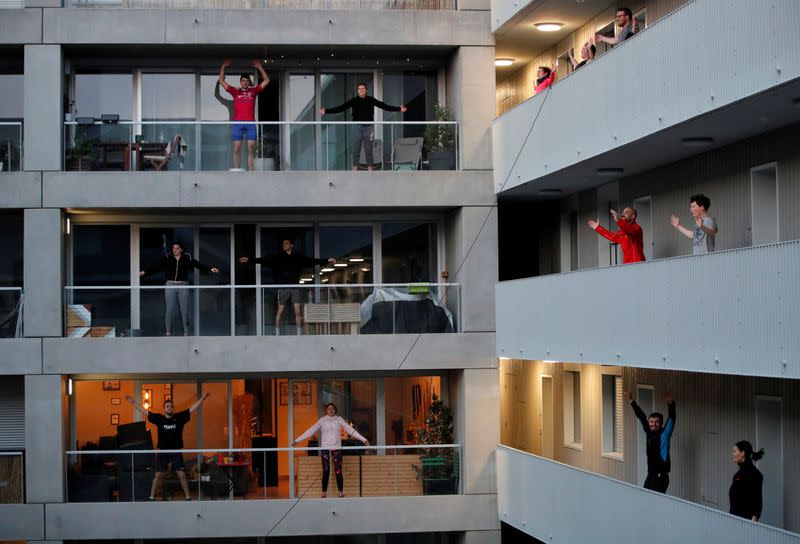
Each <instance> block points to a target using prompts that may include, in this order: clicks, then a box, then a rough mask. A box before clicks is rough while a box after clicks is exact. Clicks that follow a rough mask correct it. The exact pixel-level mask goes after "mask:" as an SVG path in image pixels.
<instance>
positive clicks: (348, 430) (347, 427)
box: [339, 417, 369, 446]
mask: <svg viewBox="0 0 800 544" xmlns="http://www.w3.org/2000/svg"><path fill="white" fill-rule="evenodd" d="M339 427H341V428H342V429H344V432H346V433H347V434H348V435H350V436H352V437H353V438H355V439H356V440H360V441H361V443H362V444H364V445H365V446H369V440H367V439H366V438H364V437H363V436H362V435H361V434H360V433H359V432H358V431H357V430H355V429H354V428H353V427H351V426H350V425H348V424H347V422H346V421H345V420H344V418H343V417H340V418H339Z"/></svg>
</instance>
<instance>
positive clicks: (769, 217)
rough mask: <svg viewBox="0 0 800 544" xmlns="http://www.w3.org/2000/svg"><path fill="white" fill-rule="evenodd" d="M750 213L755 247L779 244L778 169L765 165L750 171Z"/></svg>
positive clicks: (773, 165) (771, 165) (774, 166)
mask: <svg viewBox="0 0 800 544" xmlns="http://www.w3.org/2000/svg"><path fill="white" fill-rule="evenodd" d="M750 196H751V206H750V213H751V216H752V227H751V228H752V237H753V245H754V246H756V245H759V244H770V243H773V242H777V241H778V239H779V234H778V167H777V165H776V163H774V162H773V163H770V164H764V165H762V166H757V167H755V168H753V169H752V170H750Z"/></svg>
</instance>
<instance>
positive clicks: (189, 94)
mask: <svg viewBox="0 0 800 544" xmlns="http://www.w3.org/2000/svg"><path fill="white" fill-rule="evenodd" d="M195 119H196V116H195V74H142V121H156V122H157V123H156V124H144V125H142V138H141V139H142V140H143V141H145V142H158V143H159V144H166V143H168V142H172V143H173V145H174V143H175V142H176V141H177V137H178V136H181V138H180V142H181V145H182V146H185V148H183V149H181V150H180V151H181V152H180V153H179V154H178V155H177V156H175V159H176V160H172V159H170V160H169V161H168V162H167V163H166V166H165V167H163V168H162V169H168V170H179V169H187V170H194V169H195V167H196V162H195V156H196V152H197V149H196V148H195V146H196V145H199V144H200V141H199V138H198V136H199V134H198V127H197V126H195V125H180V124H175V123H169V121H194V120H195ZM176 152H177V149H176ZM147 166H148V165H147V164H146V163H145V164H144V165H143V167H145V168H147Z"/></svg>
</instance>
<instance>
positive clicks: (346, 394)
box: [320, 380, 377, 446]
mask: <svg viewBox="0 0 800 544" xmlns="http://www.w3.org/2000/svg"><path fill="white" fill-rule="evenodd" d="M320 389H321V390H320V404H321V405H322V407H324V406H325V405H326V404H328V403H329V402H332V403H333V404H335V405H336V407H337V408H338V414H339V415H340V416H342V417H343V418H344V419H345V421H347V422H348V423H350V424H351V425H352V427H353V428H354V429H355V430H357V431H358V432H359V433H361V435H363V436H364V437H365V438H366V439H367V440H369V441H370V442H371V443H373V444H374V443H376V429H377V426H376V412H375V380H352V381H349V380H320ZM343 443H344V442H343ZM345 445H352V446H359V445H361V443H360V442H358V441H355V442H354V443H352V444H345Z"/></svg>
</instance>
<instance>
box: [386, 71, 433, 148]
mask: <svg viewBox="0 0 800 544" xmlns="http://www.w3.org/2000/svg"><path fill="white" fill-rule="evenodd" d="M436 100H437V91H436V74H434V73H432V72H396V73H385V74H383V102H385V103H386V104H392V105H400V104H403V105H405V106H406V108H407V110H406V112H405V113H401V112H399V111H396V112H395V111H385V112H383V120H384V121H420V122H423V121H429V120H431V119H433V107H434V105H435V104H436ZM382 131H383V156H384V157H386V158H391V157H392V146H393V145H394V141H395V139H397V138H417V137H420V138H421V137H423V136H424V134H425V125H423V124H420V125H384V126H383V129H382Z"/></svg>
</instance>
